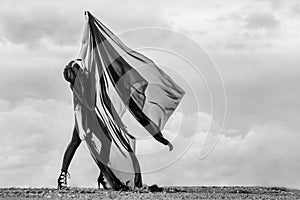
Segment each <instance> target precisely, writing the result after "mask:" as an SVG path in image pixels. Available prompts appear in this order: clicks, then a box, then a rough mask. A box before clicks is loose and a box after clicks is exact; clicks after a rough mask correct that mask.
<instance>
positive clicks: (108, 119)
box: [73, 13, 184, 189]
mask: <svg viewBox="0 0 300 200" xmlns="http://www.w3.org/2000/svg"><path fill="white" fill-rule="evenodd" d="M88 15H89V22H88V25H89V27H88V31H89V34H88V37H89V39H88V50H87V55H86V57H85V58H84V59H83V62H82V63H80V65H81V68H82V70H80V72H79V73H78V74H77V77H76V81H75V84H74V87H73V93H74V111H75V119H76V126H77V128H78V131H79V134H80V137H81V139H83V140H85V141H86V144H87V147H88V149H89V151H90V153H91V155H92V156H93V158H94V160H95V161H96V163H97V165H98V166H99V168H100V170H101V171H102V172H103V174H104V177H105V179H106V181H107V183H108V184H109V185H110V186H111V187H112V188H113V189H120V188H134V187H141V186H142V177H141V170H140V166H139V163H138V160H137V157H136V155H135V137H134V136H133V135H134V134H132V133H131V134H129V133H128V131H127V130H126V128H125V125H124V124H123V122H122V116H123V114H124V112H126V110H128V111H130V113H131V114H132V115H133V116H134V117H135V119H136V120H137V122H138V123H140V124H141V125H142V126H144V128H145V129H146V130H147V131H148V132H149V133H150V134H151V135H153V136H155V135H156V134H158V133H159V134H161V133H160V131H161V130H162V129H163V127H164V125H165V124H166V122H167V120H168V119H169V117H170V116H171V115H172V113H173V112H174V110H175V109H176V107H177V106H178V104H179V102H180V101H181V99H182V98H183V96H184V91H183V89H181V88H180V87H179V86H178V85H177V84H176V83H175V82H174V81H173V80H172V79H171V77H169V76H168V75H167V74H166V73H165V72H163V71H162V70H161V69H160V68H158V67H157V66H156V65H155V63H154V62H153V61H152V60H150V59H149V58H147V57H145V56H144V55H142V54H140V53H138V52H136V51H133V50H132V49H130V48H128V47H127V46H125V45H124V44H123V43H122V42H121V41H120V40H119V39H118V38H117V37H116V36H115V35H114V34H113V33H112V32H111V31H110V30H109V29H108V28H106V27H105V26H104V25H103V24H102V23H101V22H100V21H99V20H98V19H96V18H95V17H94V16H92V15H91V14H90V13H88Z"/></svg>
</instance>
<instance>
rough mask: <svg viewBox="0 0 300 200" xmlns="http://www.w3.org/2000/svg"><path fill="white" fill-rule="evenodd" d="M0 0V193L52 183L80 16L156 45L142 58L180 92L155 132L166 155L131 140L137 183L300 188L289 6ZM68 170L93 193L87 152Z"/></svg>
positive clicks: (293, 17) (293, 0)
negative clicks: (166, 142) (160, 131)
mask: <svg viewBox="0 0 300 200" xmlns="http://www.w3.org/2000/svg"><path fill="white" fill-rule="evenodd" d="M0 2H1V8H0V55H1V61H0V77H1V78H0V91H1V92H0V137H1V140H0V187H8V186H16V187H18V186H22V187H23V186H31V187H43V186H47V187H55V186H56V179H57V176H58V174H59V172H60V166H61V160H62V155H63V152H64V150H65V148H66V145H67V143H68V141H69V139H70V137H71V130H72V127H73V122H74V117H73V111H72V97H71V95H72V94H71V92H70V90H69V87H68V84H67V83H66V82H65V81H64V80H63V77H62V70H63V67H64V66H65V64H66V63H67V62H68V61H69V60H70V59H73V58H75V57H76V56H77V53H78V51H79V44H80V35H81V31H82V27H83V23H84V19H83V12H84V11H85V10H89V11H91V12H92V14H94V15H95V16H97V18H98V19H100V20H101V21H102V22H103V23H104V24H106V25H107V26H108V27H109V28H110V29H111V30H112V31H113V32H114V33H116V34H120V38H121V39H124V41H125V42H126V44H128V45H129V46H130V45H132V46H131V47H137V48H138V47H156V50H155V51H153V50H152V51H148V52H147V51H146V50H145V49H144V53H145V54H146V55H149V56H151V58H152V59H153V60H154V61H156V62H157V63H158V64H161V65H162V68H164V69H165V70H166V71H167V72H168V73H170V75H173V76H172V77H173V78H174V79H175V80H176V81H178V82H179V83H180V84H181V85H182V86H183V88H184V89H186V91H187V95H186V97H185V98H184V99H183V101H182V104H181V106H180V108H179V109H178V110H177V111H176V113H174V115H173V116H172V118H171V119H170V121H169V122H168V124H167V125H166V129H165V130H164V133H165V135H166V137H168V138H169V139H172V140H173V141H174V151H173V152H168V151H167V149H166V148H165V147H162V146H161V145H160V144H157V143H156V141H154V140H152V139H151V138H148V137H146V138H147V140H145V138H144V139H143V140H142V139H141V140H140V141H138V151H139V152H141V154H140V155H141V159H140V162H141V165H142V169H143V170H144V171H145V174H144V176H143V178H144V182H145V183H146V184H153V183H157V184H159V185H263V186H286V187H293V188H300V182H299V180H300V170H299V169H300V154H299V144H300V135H299V124H300V118H299V111H300V109H299V108H300V94H299V92H297V91H299V89H298V87H299V84H300V79H299V77H300V69H299V64H300V57H299V53H297V52H299V51H297V49H298V48H299V47H300V37H299V35H300V28H299V27H300V3H298V2H297V0H289V1H280V0H251V1H250V0H248V1H247V0H245V1H239V0H228V1H215V0H212V1H208V0H188V1H184V2H183V1H178V0H172V1H171V0H170V1H169V0H166V1H158V0H154V1H138V0H131V1H121V0H101V1H83V0H82V1H76V3H75V2H74V1H71V0H70V1H61V0H53V1H37V0H26V1H16V0H0ZM145 27H146V28H145ZM147 27H148V28H149V27H156V28H155V29H153V28H152V29H151V28H150V29H147ZM132 30H135V31H132ZM136 30H138V31H136ZM153 30H154V31H153ZM128 31H129V32H130V31H131V32H130V33H129V34H127V35H126V34H123V35H122V34H121V33H124V32H125V33H128ZM170 32H172V35H173V36H174V37H168V36H170ZM166 38H167V39H168V40H167V39H166ZM166 41H168V43H167V42H166ZM164 45H165V46H164ZM162 47H163V48H166V47H168V48H169V49H167V50H171V51H174V52H176V53H177V54H178V55H177V56H174V54H170V53H166V51H165V52H164V51H157V49H159V48H162ZM201 47H203V48H204V50H203V49H201ZM189 48H192V49H189ZM141 51H143V50H141ZM207 53H208V54H207ZM180 55H181V56H182V57H183V58H186V59H187V60H188V61H190V62H191V63H192V64H193V65H195V66H196V68H197V69H198V70H199V71H200V72H201V73H202V75H203V76H204V79H203V77H202V78H201V77H200V76H198V77H197V76H196V75H195V74H196V73H194V72H195V71H193V68H191V66H190V65H188V64H187V62H183V58H181V57H180ZM208 55H209V56H208ZM297 66H298V67H297ZM205 83H207V86H208V88H209V89H210V90H209V92H208V91H207V90H205V88H206V87H205V86H206V85H205ZM223 84H224V85H223ZM223 86H224V87H225V89H226V90H225V92H224V90H223ZM194 97H195V98H194ZM225 97H226V101H225V100H224V98H225ZM193 98H194V100H193ZM211 98H212V99H213V100H211ZM195 102H196V103H195ZM196 104H198V107H197V108H196ZM212 107H213V108H214V109H213V111H212V109H211V108H212ZM127 117H128V118H127V119H126V120H127V121H128V123H129V124H130V122H132V123H133V120H132V119H131V120H130V116H127ZM224 118H225V124H224V126H223V119H224ZM197 124H198V125H199V126H198V127H196V125H197ZM131 128H132V130H131V131H142V129H141V128H140V127H137V126H136V127H135V126H134V125H133V126H132V127H131ZM216 142H217V143H216ZM215 143H216V145H215V146H214V144H215ZM211 150H212V151H211ZM153 152H156V153H153ZM157 152H159V153H157ZM145 154H147V155H151V156H150V157H149V158H147V156H144V157H143V155H145ZM204 155H206V156H205V157H204ZM146 158H147V159H146ZM70 173H71V176H72V177H71V179H70V185H71V186H89V187H95V186H96V179H97V175H98V169H97V167H96V165H95V163H94V162H93V160H92V158H91V156H90V155H89V153H88V151H87V149H86V148H85V146H84V144H83V145H82V146H81V147H80V148H79V150H78V152H77V153H76V155H75V158H74V160H73V162H72V164H71V167H70Z"/></svg>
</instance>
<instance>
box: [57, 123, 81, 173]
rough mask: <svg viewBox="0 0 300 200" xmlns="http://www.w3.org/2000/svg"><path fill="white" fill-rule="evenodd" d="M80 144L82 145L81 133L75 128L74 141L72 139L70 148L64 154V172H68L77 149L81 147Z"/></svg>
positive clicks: (62, 169)
mask: <svg viewBox="0 0 300 200" xmlns="http://www.w3.org/2000/svg"><path fill="white" fill-rule="evenodd" d="M80 143H81V139H80V137H79V133H78V131H77V129H76V127H75V126H74V129H73V135H72V139H71V141H70V143H69V144H68V147H67V149H66V151H65V154H64V158H63V162H62V167H61V171H62V172H68V169H69V165H70V163H71V160H72V158H73V156H74V154H75V152H76V150H77V148H78V147H79V145H80Z"/></svg>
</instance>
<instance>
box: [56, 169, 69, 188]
mask: <svg viewBox="0 0 300 200" xmlns="http://www.w3.org/2000/svg"><path fill="white" fill-rule="evenodd" d="M68 178H70V174H69V172H63V171H62V172H60V175H59V177H58V179H57V189H59V190H64V189H68V182H67V179H68Z"/></svg>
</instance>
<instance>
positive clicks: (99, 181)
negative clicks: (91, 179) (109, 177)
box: [97, 172, 108, 190]
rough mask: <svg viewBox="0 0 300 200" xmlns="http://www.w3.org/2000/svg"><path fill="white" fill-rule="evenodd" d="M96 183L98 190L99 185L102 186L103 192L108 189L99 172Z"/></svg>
mask: <svg viewBox="0 0 300 200" xmlns="http://www.w3.org/2000/svg"><path fill="white" fill-rule="evenodd" d="M97 183H98V189H100V184H101V185H102V186H103V188H104V189H105V190H107V189H108V187H107V185H106V183H105V181H104V176H103V173H102V172H100V174H99V177H98V179H97Z"/></svg>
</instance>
